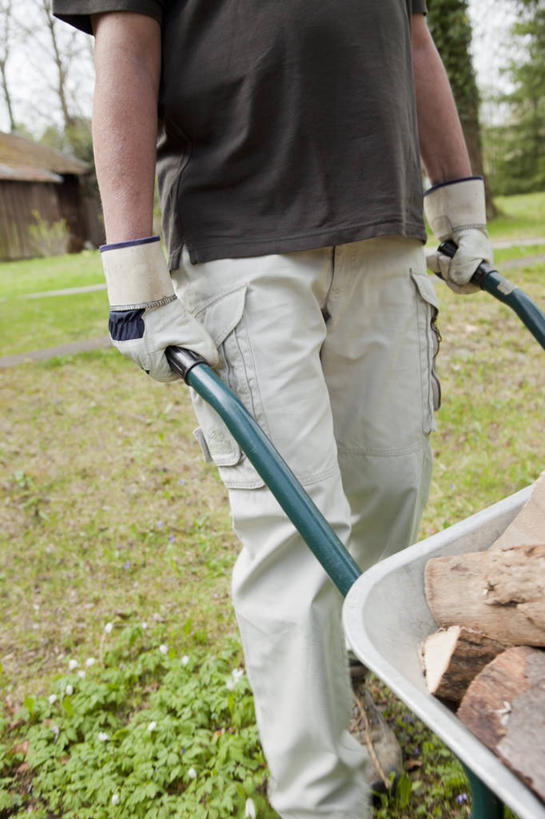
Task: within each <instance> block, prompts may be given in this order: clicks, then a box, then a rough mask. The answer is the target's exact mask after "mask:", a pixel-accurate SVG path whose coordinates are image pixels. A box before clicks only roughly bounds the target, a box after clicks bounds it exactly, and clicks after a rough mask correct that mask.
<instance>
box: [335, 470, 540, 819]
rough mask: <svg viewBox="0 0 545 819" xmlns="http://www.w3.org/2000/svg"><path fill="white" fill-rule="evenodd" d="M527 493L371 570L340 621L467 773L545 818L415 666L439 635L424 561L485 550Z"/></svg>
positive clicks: (363, 656)
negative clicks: (430, 690)
mask: <svg viewBox="0 0 545 819" xmlns="http://www.w3.org/2000/svg"><path fill="white" fill-rule="evenodd" d="M531 491H532V487H531V486H529V487H527V488H526V489H522V490H521V491H520V492H517V493H516V494H514V495H511V496H510V497H508V498H505V499H504V500H502V501H500V502H499V503H496V504H494V505H493V506H490V507H488V508H487V509H484V510H483V511H481V512H478V513H477V514H475V515H472V516H471V517H469V518H467V519H466V520H463V521H461V522H460V523H457V524H455V525H454V526H451V527H449V528H448V529H445V530H444V531H442V532H439V533H438V534H436V535H433V536H432V537H429V538H427V539H426V540H422V541H420V542H419V543H416V544H415V545H414V546H410V547H408V548H407V549H405V550H404V551H402V552H399V553H398V554H395V555H393V556H392V557H389V558H387V559H386V560H384V561H382V562H381V563H378V564H376V565H375V566H373V567H372V568H370V569H368V570H367V571H366V572H365V573H364V574H363V575H361V576H360V577H359V579H358V580H356V582H355V583H354V584H353V585H352V587H351V588H350V590H349V592H348V594H347V597H346V600H345V603H344V606H343V622H344V628H345V632H346V635H347V638H348V640H349V642H350V644H351V646H352V649H353V651H354V652H355V654H356V655H357V656H358V657H359V659H360V660H361V661H362V662H363V663H365V665H367V666H368V667H369V668H371V670H372V671H374V672H375V673H376V674H377V675H378V677H380V679H381V680H382V681H383V682H384V683H385V684H386V685H387V686H388V688H390V689H391V690H392V691H393V692H394V693H395V694H396V695H397V696H398V697H399V698H400V699H401V700H402V701H403V702H404V703H405V704H406V705H407V706H408V707H409V708H410V709H411V711H412V712H413V713H414V714H416V715H417V716H418V717H419V718H420V719H421V720H422V721H423V722H425V723H426V725H427V726H428V727H429V728H430V729H431V730H432V731H433V732H434V733H435V734H437V736H439V737H440V738H441V739H442V740H443V741H444V742H445V744H446V745H447V746H448V747H449V748H450V749H451V750H452V751H453V753H455V754H456V756H457V757H458V758H459V759H460V761H461V762H462V763H463V764H464V766H465V767H466V772H468V769H469V772H470V773H471V772H472V773H473V774H475V775H476V776H477V777H478V778H479V779H480V780H481V781H482V782H484V783H485V784H486V785H487V786H488V788H489V789H490V790H491V791H492V792H493V793H494V794H496V795H497V796H498V797H499V798H500V799H501V800H503V802H505V804H507V805H509V807H510V808H511V809H512V810H513V811H514V812H515V813H516V814H517V816H519V817H520V819H545V805H544V804H543V802H541V801H540V800H539V799H538V797H537V796H535V795H534V794H533V793H532V791H531V790H530V789H529V788H527V787H526V786H525V785H524V783H523V782H522V781H521V780H520V779H519V778H518V777H517V776H515V775H514V774H513V773H511V771H510V770H509V769H508V768H507V767H506V766H505V765H504V764H503V763H502V761H501V760H500V759H499V758H498V757H497V756H495V755H494V754H493V753H492V752H491V751H489V750H488V748H487V747H486V746H485V745H483V744H482V743H481V742H480V741H479V740H478V739H477V738H476V737H475V736H474V735H473V734H472V733H471V732H470V731H469V730H468V729H467V728H466V727H465V725H464V724H463V723H462V722H461V721H460V720H459V719H458V718H457V717H456V716H455V714H454V713H453V712H452V711H450V710H449V709H448V708H447V707H446V706H445V705H443V704H442V703H441V702H440V700H438V699H437V698H436V697H434V696H432V695H431V694H429V693H428V692H427V690H426V684H425V680H424V674H423V671H422V666H421V662H420V644H421V643H422V641H423V640H424V639H425V638H426V637H427V636H428V635H429V634H431V633H432V632H434V631H436V630H437V625H436V623H435V621H434V620H433V617H432V615H431V612H430V610H429V608H428V605H427V602H426V597H425V592H424V567H425V565H426V562H427V561H428V560H429V558H430V557H437V556H439V555H454V554H461V553H463V552H470V551H472V552H474V551H482V550H484V549H487V548H488V547H489V546H491V545H492V543H493V542H494V541H495V540H496V538H497V537H499V535H500V534H501V533H502V532H503V531H504V530H505V529H506V528H507V526H508V524H509V523H510V522H511V521H512V520H513V518H514V517H515V515H516V514H517V513H518V512H519V510H520V509H521V507H522V505H523V504H524V503H525V502H526V501H527V500H528V498H529V497H530V494H531ZM471 784H472V786H473V785H474V782H473V781H472V783H471ZM472 790H473V797H474V798H475V796H476V794H475V790H474V788H473V787H472ZM473 815H476V813H475V811H474V814H473ZM481 815H484V816H489V815H494V816H495V815H498V816H501V815H502V814H501V812H500V809H499V808H498V812H497V813H490V811H489V810H488V811H485V812H484V813H481Z"/></svg>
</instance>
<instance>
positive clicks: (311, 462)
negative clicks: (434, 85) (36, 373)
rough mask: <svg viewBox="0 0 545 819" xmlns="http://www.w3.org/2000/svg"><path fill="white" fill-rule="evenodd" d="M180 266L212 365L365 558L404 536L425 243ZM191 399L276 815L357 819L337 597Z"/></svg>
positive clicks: (420, 362)
mask: <svg viewBox="0 0 545 819" xmlns="http://www.w3.org/2000/svg"><path fill="white" fill-rule="evenodd" d="M176 279H177V280H178V284H179V287H180V289H181V292H182V295H183V298H184V301H185V302H186V304H187V306H188V308H189V309H190V310H191V311H192V312H193V313H194V314H195V315H196V316H197V318H199V319H200V320H202V321H203V322H204V323H205V325H206V326H207V328H208V330H209V331H210V332H211V334H212V336H213V337H214V339H215V341H216V343H217V344H218V345H219V347H220V358H221V363H220V375H221V376H222V377H223V378H224V379H225V380H227V382H228V383H229V384H230V385H231V387H232V388H233V389H234V390H235V391H236V392H237V393H238V394H239V396H240V397H241V398H242V400H243V401H244V402H245V403H246V405H247V406H248V408H249V409H250V411H251V412H252V413H253V415H254V417H256V419H257V420H258V422H259V423H260V424H261V426H262V427H263V428H264V429H265V431H266V432H267V433H268V435H269V436H270V437H271V439H272V440H273V442H274V443H275V445H276V447H277V448H278V449H279V450H280V452H281V454H282V455H283V457H284V458H285V459H286V460H287V462H288V464H289V465H290V466H291V468H292V469H293V471H294V472H295V473H296V475H297V477H298V478H299V480H300V481H301V482H302V483H303V485H304V486H305V488H306V490H307V492H309V494H310V495H311V497H312V498H313V500H314V502H315V503H316V504H317V506H318V507H319V508H320V510H321V511H322V513H323V514H324V515H325V517H326V518H327V519H328V520H329V522H330V523H331V525H332V526H333V528H334V529H335V531H336V533H337V535H338V536H339V537H340V539H341V540H342V541H343V542H344V543H346V544H348V543H349V545H350V548H351V550H352V552H353V554H354V556H355V557H356V559H357V560H358V562H359V563H360V565H362V567H364V568H365V567H367V566H369V565H371V563H373V562H375V561H376V560H378V559H380V557H383V556H385V555H386V554H389V553H391V552H393V551H395V550H397V549H398V548H402V547H403V546H405V545H407V544H408V543H409V542H411V540H412V539H413V538H414V536H415V532H416V526H417V525H418V520H419V517H420V512H421V508H422V506H423V503H424V501H425V497H426V496H427V488H428V485H429V473H430V465H431V457H430V449H429V440H428V438H429V432H430V430H431V428H432V425H433V400H432V397H433V384H432V373H431V366H430V361H432V360H433V354H434V336H433V334H432V330H431V329H430V328H431V316H432V315H433V309H434V306H433V304H432V301H433V299H434V296H433V288H431V293H430V292H428V290H427V287H428V284H429V282H428V277H427V275H426V273H425V268H424V267H423V254H422V250H421V247H420V246H419V245H418V244H417V243H415V242H408V241H407V240H403V239H396V238H392V237H390V238H389V239H381V240H369V241H366V242H358V243H353V244H351V245H344V246H341V247H339V248H336V249H332V248H326V249H321V250H315V251H308V252H303V253H294V254H290V255H289V256H268V257H261V258H259V259H239V260H222V261H221V262H211V263H207V264H203V265H197V266H192V265H190V263H189V261H188V260H187V258H184V268H183V269H182V270H181V271H179V273H178V275H177V276H176ZM430 287H431V285H430ZM422 294H424V295H422ZM194 403H195V409H196V412H197V416H198V418H199V422H200V425H201V428H202V436H201V437H202V438H203V439H204V441H203V443H204V446H205V449H206V450H208V451H209V453H210V456H211V457H213V459H214V460H215V461H216V463H217V464H218V466H219V469H220V473H221V475H222V478H223V480H224V482H225V483H226V486H227V487H228V489H229V499H230V505H231V512H232V516H233V524H234V528H235V531H236V532H237V534H238V536H239V538H240V540H241V543H242V551H241V554H240V556H239V558H238V560H237V563H236V566H235V569H234V573H233V601H234V606H235V611H236V615H237V620H238V623H239V627H240V632H241V638H242V642H243V647H244V652H245V658H246V666H247V670H248V674H249V678H250V682H251V685H252V688H253V691H254V696H255V703H256V713H257V719H258V725H259V729H260V735H261V739H262V743H263V748H264V751H265V754H266V756H267V760H268V763H269V767H270V771H271V780H270V798H271V803H272V804H273V806H274V807H275V808H276V810H277V811H278V812H279V813H280V815H281V816H282V817H283V818H284V817H285V819H290V818H291V817H297V819H307V818H308V819H310V817H319V816H327V817H338V819H344V817H350V819H358V817H363V816H365V815H366V793H365V784H364V779H365V776H364V774H365V767H366V753H365V751H364V750H363V749H362V748H361V747H360V746H359V745H358V744H357V743H356V742H355V741H354V740H353V738H352V737H351V736H350V735H349V734H348V732H347V726H348V722H349V716H350V706H351V692H350V685H349V678H348V673H347V662H346V655H345V649H344V640H343V637H342V630H341V622H340V610H341V603H342V601H341V599H340V596H339V594H338V592H337V591H336V589H335V588H334V587H333V585H332V583H331V582H330V581H329V579H328V578H327V577H326V576H325V574H324V571H323V569H322V568H321V567H320V565H319V564H318V563H317V561H316V559H315V558H314V556H313V555H312V554H311V552H310V550H309V549H308V547H307V546H306V545H305V544H304V543H303V541H302V539H301V537H300V536H299V534H298V533H297V532H296V531H295V529H294V527H293V525H292V524H291V523H290V522H289V521H288V520H287V519H286V516H285V514H284V513H283V512H282V510H281V509H280V507H279V506H278V504H277V502H276V501H275V499H274V498H273V497H272V496H271V494H270V492H269V491H268V489H267V488H266V487H264V486H263V482H262V481H261V480H260V479H259V476H257V475H256V473H255V471H254V470H253V468H252V467H251V465H250V464H248V462H247V461H246V459H245V458H244V456H243V455H242V454H241V452H240V450H239V448H238V445H236V442H234V441H233V440H232V438H231V436H230V435H229V433H228V432H227V430H226V428H225V427H224V425H223V424H222V423H221V421H220V420H219V419H218V418H217V416H216V415H215V413H214V412H213V411H212V410H210V408H207V407H206V406H205V405H204V403H203V402H202V401H200V399H199V398H198V396H195V397H194ZM337 442H338V445H337ZM341 473H342V474H341ZM351 531H352V536H351Z"/></svg>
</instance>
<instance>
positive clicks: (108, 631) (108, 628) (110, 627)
mask: <svg viewBox="0 0 545 819" xmlns="http://www.w3.org/2000/svg"><path fill="white" fill-rule="evenodd" d="M113 627H114V624H113V623H106V625H105V626H104V631H105V632H106V634H111V633H112V630H113Z"/></svg>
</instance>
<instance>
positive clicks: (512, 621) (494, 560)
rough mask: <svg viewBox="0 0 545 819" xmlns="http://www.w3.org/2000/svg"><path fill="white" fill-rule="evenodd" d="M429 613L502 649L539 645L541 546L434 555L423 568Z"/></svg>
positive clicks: (544, 579)
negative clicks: (477, 634) (490, 640)
mask: <svg viewBox="0 0 545 819" xmlns="http://www.w3.org/2000/svg"><path fill="white" fill-rule="evenodd" d="M425 590H426V598H427V601H428V605H429V607H430V610H431V612H432V614H433V616H434V618H435V621H436V622H437V624H438V625H439V626H441V627H443V628H446V627H449V626H453V625H461V626H465V627H466V628H469V629H473V630H475V631H481V632H482V633H483V634H486V635H487V636H488V637H491V638H492V639H494V640H498V641H499V642H500V643H505V644H506V645H529V646H545V543H542V544H540V545H533V546H516V547H513V548H510V549H493V550H491V549H488V550H486V551H484V552H469V553H466V554H462V555H453V556H448V557H435V558H431V560H428V563H427V564H426V569H425Z"/></svg>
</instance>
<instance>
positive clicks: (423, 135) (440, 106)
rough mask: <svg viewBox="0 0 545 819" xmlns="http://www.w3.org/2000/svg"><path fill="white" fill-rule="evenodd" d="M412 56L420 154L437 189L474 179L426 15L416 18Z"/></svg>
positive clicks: (447, 82)
mask: <svg viewBox="0 0 545 819" xmlns="http://www.w3.org/2000/svg"><path fill="white" fill-rule="evenodd" d="M412 53H413V67H414V82H415V91H416V106H417V114H418V130H419V134H420V153H421V155H422V161H423V162H424V167H425V168H426V172H427V174H428V176H429V178H430V180H431V182H432V184H434V185H436V184H438V183H441V182H446V181H448V180H450V179H462V178H464V177H468V176H471V163H470V161H469V155H468V152H467V148H466V144H465V140H464V134H463V131H462V126H461V125H460V119H459V117H458V112H457V110H456V104H455V102H454V97H453V95H452V91H451V88H450V83H449V80H448V77H447V72H446V71H445V67H444V65H443V61H442V60H441V57H440V56H439V53H438V51H437V48H436V47H435V43H434V42H433V40H432V37H431V34H430V32H429V30H428V26H427V24H426V18H425V17H424V15H423V14H413V18H412Z"/></svg>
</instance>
